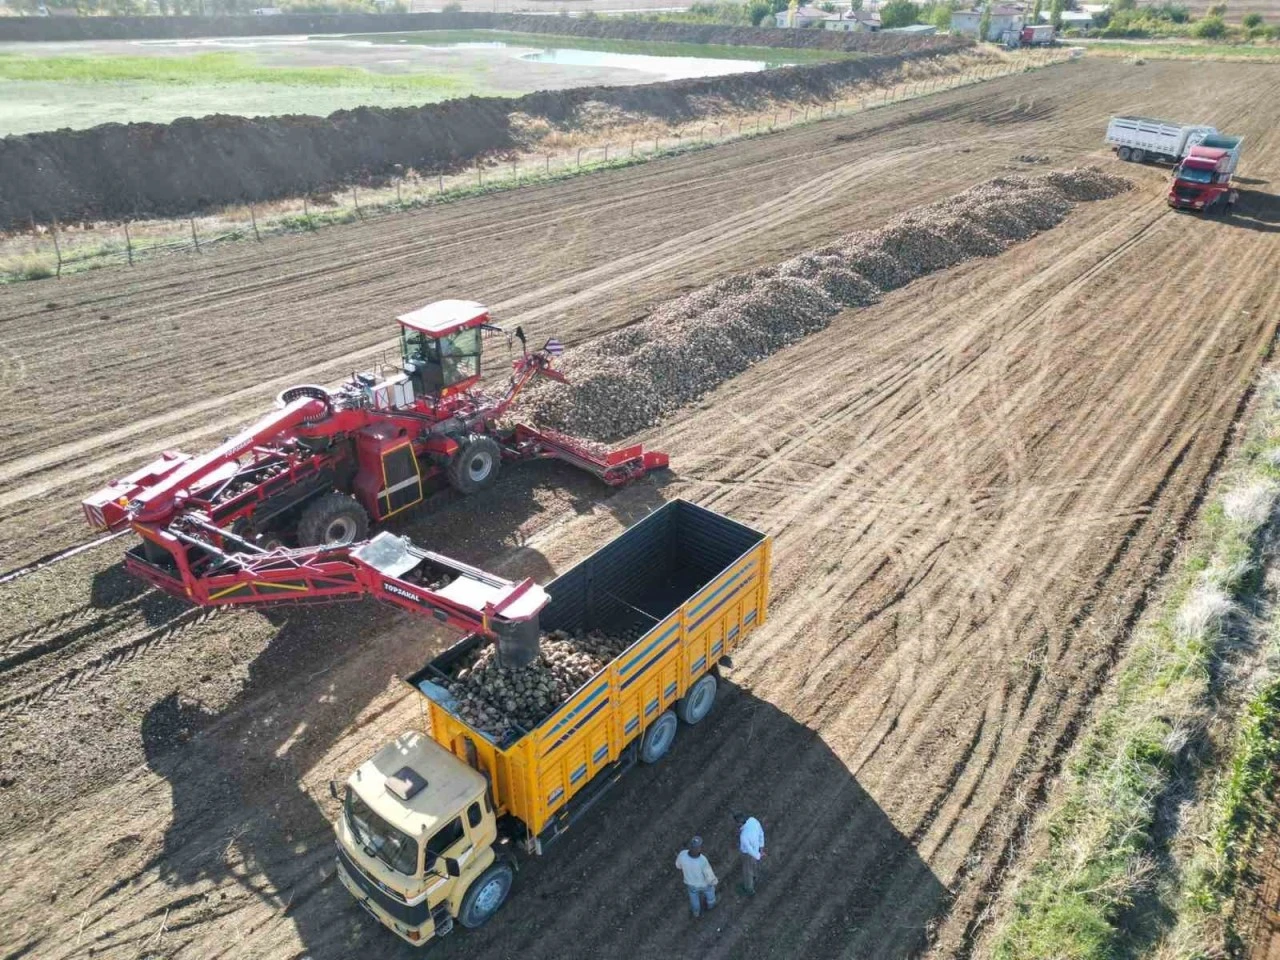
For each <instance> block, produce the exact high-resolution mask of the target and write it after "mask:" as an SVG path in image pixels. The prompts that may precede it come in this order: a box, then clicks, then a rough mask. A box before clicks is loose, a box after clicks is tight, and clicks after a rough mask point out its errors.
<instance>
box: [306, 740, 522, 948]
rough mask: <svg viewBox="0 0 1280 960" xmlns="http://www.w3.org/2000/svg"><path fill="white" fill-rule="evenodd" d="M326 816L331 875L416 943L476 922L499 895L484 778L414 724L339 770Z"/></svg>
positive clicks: (502, 892) (500, 862) (508, 865)
mask: <svg viewBox="0 0 1280 960" xmlns="http://www.w3.org/2000/svg"><path fill="white" fill-rule="evenodd" d="M330 791H331V792H332V793H333V794H334V795H335V796H337V797H340V798H341V799H342V813H341V815H340V816H339V817H338V819H337V822H336V823H335V824H334V832H335V834H336V836H337V843H338V855H337V873H338V879H339V880H340V881H341V883H342V885H343V886H344V887H346V888H347V891H348V892H349V893H350V894H351V895H352V896H353V897H355V898H356V900H358V901H359V902H360V904H361V905H362V906H363V907H364V908H365V909H366V910H368V911H369V913H371V914H373V916H374V917H375V918H376V919H377V920H378V921H379V922H380V923H381V924H383V925H384V926H386V927H388V928H389V929H391V930H392V931H394V932H395V933H396V934H397V935H399V936H400V937H401V938H403V939H404V940H406V941H407V942H409V943H411V944H415V945H422V944H424V943H426V942H427V941H429V940H431V939H432V938H433V937H439V936H443V935H445V934H447V933H449V932H450V931H451V930H452V929H453V924H454V921H457V922H459V923H461V924H462V925H463V926H466V927H478V926H481V925H482V924H484V923H485V922H486V921H488V920H489V918H490V917H492V916H493V914H494V913H496V912H497V910H498V908H499V907H501V906H502V904H503V903H504V902H505V901H506V898H507V893H508V891H509V890H510V889H511V881H512V880H513V878H514V861H513V858H511V857H509V856H508V855H506V854H505V853H500V852H499V850H498V849H496V847H497V846H498V829H497V821H496V817H495V812H494V809H493V801H492V796H491V794H490V791H489V784H488V781H487V780H486V779H485V778H484V776H483V775H481V774H480V773H478V772H477V771H476V770H474V769H473V768H471V767H469V766H468V765H467V764H466V763H464V762H463V761H462V760H460V759H458V758H457V757H455V756H454V755H453V754H451V753H450V752H449V751H447V750H445V749H444V748H443V747H441V746H440V745H439V744H437V743H436V742H435V741H434V740H432V739H431V737H429V736H427V735H425V734H422V733H406V734H403V735H402V736H400V737H398V738H397V739H396V740H394V741H392V742H391V743H389V744H388V745H387V746H385V747H383V748H382V749H381V750H380V751H378V753H377V754H375V755H374V756H373V757H372V758H371V759H369V760H367V761H366V762H365V763H363V764H361V766H360V767H359V768H357V769H356V771H355V772H354V773H353V774H352V775H351V776H350V778H348V780H347V782H346V784H345V787H343V788H342V789H341V790H339V789H338V786H337V784H336V783H332V784H330Z"/></svg>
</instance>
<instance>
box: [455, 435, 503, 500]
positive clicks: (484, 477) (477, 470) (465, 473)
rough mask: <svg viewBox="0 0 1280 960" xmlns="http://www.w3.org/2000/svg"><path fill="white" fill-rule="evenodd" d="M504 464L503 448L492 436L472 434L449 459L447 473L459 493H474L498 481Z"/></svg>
mask: <svg viewBox="0 0 1280 960" xmlns="http://www.w3.org/2000/svg"><path fill="white" fill-rule="evenodd" d="M501 465H502V449H501V448H500V447H499V446H498V443H497V441H496V440H494V439H493V438H492V437H485V436H474V435H473V436H472V437H471V438H470V439H469V440H468V441H467V442H465V443H464V444H463V445H462V449H460V450H459V451H458V452H457V453H455V454H454V455H453V459H452V460H450V461H449V466H448V467H447V468H446V471H445V472H446V475H447V476H448V478H449V484H450V485H451V486H452V487H453V488H454V489H455V490H457V491H458V492H459V493H465V494H472V493H479V492H480V491H481V490H487V489H488V488H489V487H492V486H493V485H494V484H495V483H497V482H498V468H499V467H500V466H501Z"/></svg>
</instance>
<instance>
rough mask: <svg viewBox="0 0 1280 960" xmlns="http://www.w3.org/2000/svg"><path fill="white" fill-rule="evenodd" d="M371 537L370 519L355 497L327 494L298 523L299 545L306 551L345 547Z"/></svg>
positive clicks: (306, 510)
mask: <svg viewBox="0 0 1280 960" xmlns="http://www.w3.org/2000/svg"><path fill="white" fill-rule="evenodd" d="M368 534H369V515H368V514H367V513H365V512H364V507H362V506H360V504H358V503H357V502H356V501H355V499H354V498H353V497H349V496H347V495H346V494H345V493H338V492H336V491H334V492H332V493H326V494H325V495H324V496H322V497H318V498H317V499H315V500H313V501H312V502H311V503H309V504H308V505H307V507H306V509H305V510H303V511H302V518H301V519H300V520H299V521H298V544H299V546H303V547H318V546H342V545H344V544H348V543H357V542H359V541H361V540H363V539H364V538H365V537H366V536H368Z"/></svg>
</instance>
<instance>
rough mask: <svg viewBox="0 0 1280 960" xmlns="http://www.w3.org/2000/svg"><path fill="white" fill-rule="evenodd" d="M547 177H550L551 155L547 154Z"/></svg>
mask: <svg viewBox="0 0 1280 960" xmlns="http://www.w3.org/2000/svg"><path fill="white" fill-rule="evenodd" d="M547 175H548V176H550V175H551V154H549V153H548V154H547Z"/></svg>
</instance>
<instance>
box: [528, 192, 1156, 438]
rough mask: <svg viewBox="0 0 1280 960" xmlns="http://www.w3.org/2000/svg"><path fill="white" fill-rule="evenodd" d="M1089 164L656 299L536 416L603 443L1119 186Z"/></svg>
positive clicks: (581, 360)
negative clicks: (836, 321) (857, 310)
mask: <svg viewBox="0 0 1280 960" xmlns="http://www.w3.org/2000/svg"><path fill="white" fill-rule="evenodd" d="M1131 186H1132V184H1130V182H1129V181H1127V180H1125V179H1123V178H1122V177H1117V176H1114V175H1112V174H1108V173H1104V172H1103V171H1101V170H1097V169H1095V168H1092V167H1088V168H1084V169H1077V170H1067V171H1062V172H1055V173H1050V174H1046V175H1045V176H1039V177H1027V176H1008V177H997V178H996V179H994V180H989V181H987V182H986V183H982V184H979V185H978V186H976V187H972V188H971V189H969V190H966V191H965V192H963V193H960V194H957V195H956V196H954V197H950V198H948V199H947V200H943V201H940V202H938V203H934V204H930V205H929V206H926V207H921V208H920V209H918V210H913V211H910V212H908V213H906V214H903V215H901V216H898V217H895V218H894V219H893V220H890V221H889V223H888V224H887V225H886V226H884V227H882V228H881V229H879V230H862V231H858V232H857V233H851V234H848V235H847V236H845V237H842V238H841V239H839V240H837V241H836V242H834V243H831V244H828V245H827V246H824V247H819V248H818V249H816V250H811V251H809V252H807V253H804V254H801V255H800V256H797V257H794V258H792V259H790V260H787V261H785V262H783V263H781V264H778V265H777V266H776V267H768V268H764V269H761V270H757V271H754V272H752V273H743V274H738V275H736V276H732V277H729V278H727V279H725V280H721V281H719V282H717V283H714V284H711V285H710V286H707V287H703V288H702V289H701V290H696V291H694V292H693V293H690V294H688V295H686V296H683V297H681V298H679V299H678V300H673V301H671V302H670V303H667V304H664V305H663V306H661V307H659V308H658V309H657V310H655V311H654V312H653V313H652V314H650V315H649V316H648V317H646V318H645V319H644V320H643V321H641V322H639V323H636V324H632V325H631V326H628V327H627V328H625V329H623V330H618V331H615V332H614V333H610V334H606V335H605V336H603V337H600V338H598V339H596V340H593V341H591V342H590V343H587V344H585V345H583V346H581V347H578V348H576V349H574V350H572V351H570V353H569V354H568V355H566V357H565V361H564V365H563V369H564V371H565V373H566V374H567V375H568V376H569V379H570V384H569V385H568V386H563V385H559V384H540V385H538V387H537V388H536V389H534V390H531V391H530V393H529V395H528V397H527V399H526V400H525V408H526V410H527V411H528V412H529V414H530V415H531V416H532V417H533V418H534V419H535V420H537V421H538V422H541V423H543V424H546V425H548V426H552V427H557V428H560V429H564V430H568V431H570V432H573V433H578V434H583V435H586V436H589V437H594V438H596V439H598V440H612V439H616V438H618V437H622V436H626V435H627V434H630V433H634V432H636V431H637V430H641V429H643V428H645V427H649V426H653V425H654V424H655V423H657V422H658V421H660V420H661V419H662V418H663V417H665V416H667V415H669V414H671V413H672V412H674V411H675V410H677V409H678V408H680V407H682V406H684V405H685V404H687V403H689V402H691V401H693V400H696V399H698V397H700V396H702V395H703V394H704V393H706V392H707V391H708V390H710V389H712V388H713V387H715V386H716V385H718V384H720V383H722V382H724V381H725V380H728V379H729V378H730V377H732V376H734V375H736V374H738V373H741V372H742V371H743V370H745V369H746V368H747V367H749V366H751V365H752V364H753V363H756V362H758V361H760V360H763V359H764V358H765V357H767V356H769V355H770V354H772V353H774V352H776V351H778V350H780V349H782V348H783V347H785V346H788V345H790V344H792V343H795V342H796V341H798V340H800V339H801V338H803V337H805V336H807V335H808V334H810V333H813V332H815V331H817V330H821V329H822V328H823V327H825V326H826V325H827V324H828V323H830V321H831V318H832V317H833V316H834V315H835V314H837V313H839V312H840V311H841V310H843V309H845V308H847V307H854V306H864V305H866V304H868V303H872V302H874V301H875V300H877V299H878V298H879V297H880V295H881V294H882V293H883V292H885V291H887V290H893V289H895V288H897V287H901V286H903V285H905V284H907V283H909V282H911V280H913V279H915V278H916V277H920V276H923V275H925V274H927V273H932V272H933V271H935V270H942V269H944V268H946V267H950V266H953V265H955V264H957V263H960V262H961V261H963V260H969V259H973V258H975V257H991V256H995V255H996V254H998V253H1000V252H1001V251H1003V250H1005V249H1006V248H1008V247H1010V246H1012V245H1013V244H1015V243H1017V242H1018V241H1020V240H1026V239H1028V238H1029V237H1031V236H1034V235H1035V234H1036V233H1039V232H1040V231H1041V230H1047V229H1049V228H1050V227H1053V226H1056V225H1057V224H1059V223H1061V222H1062V220H1063V218H1064V217H1066V215H1067V213H1068V212H1069V211H1070V210H1071V206H1072V203H1073V202H1074V201H1080V200H1101V199H1105V198H1107V197H1111V196H1114V195H1116V194H1118V193H1122V192H1123V191H1125V190H1128V189H1129V188H1130V187H1131Z"/></svg>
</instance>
